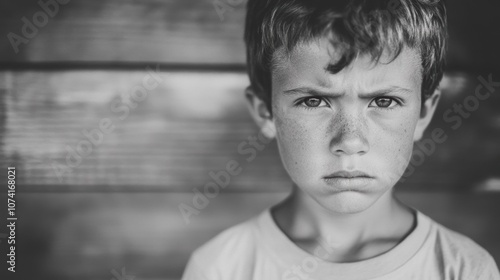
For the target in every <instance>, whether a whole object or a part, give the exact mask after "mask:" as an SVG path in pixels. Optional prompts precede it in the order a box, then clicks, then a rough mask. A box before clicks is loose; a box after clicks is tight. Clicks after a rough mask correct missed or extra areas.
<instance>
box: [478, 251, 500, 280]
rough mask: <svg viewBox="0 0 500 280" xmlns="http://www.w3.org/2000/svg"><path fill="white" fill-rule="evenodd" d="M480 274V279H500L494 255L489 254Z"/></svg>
mask: <svg viewBox="0 0 500 280" xmlns="http://www.w3.org/2000/svg"><path fill="white" fill-rule="evenodd" d="M479 275H480V277H479V278H478V279H480V280H500V272H499V270H498V267H497V264H496V263H495V260H494V259H493V257H491V256H489V258H488V259H487V261H486V264H485V266H484V268H483V269H482V271H480V274H479Z"/></svg>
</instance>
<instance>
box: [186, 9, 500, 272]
mask: <svg viewBox="0 0 500 280" xmlns="http://www.w3.org/2000/svg"><path fill="white" fill-rule="evenodd" d="M445 41H446V11H445V7H444V4H443V3H442V1H439V0H398V1H394V0H393V1H388V0H387V1H384V0H352V1H342V0H330V1H320V0H249V2H248V12H247V19H246V30H245V42H246V46H247V56H248V66H249V76H250V81H251V85H250V87H249V88H248V89H247V91H246V96H247V99H248V103H249V105H250V106H249V107H250V111H251V114H252V116H253V118H254V120H255V121H256V123H257V125H258V126H259V127H261V129H262V131H263V133H264V134H265V135H266V136H267V137H270V138H276V141H277V144H278V147H279V152H280V156H281V159H282V162H283V165H284V166H285V169H286V171H287V172H288V174H289V176H290V177H291V179H292V181H293V182H294V186H293V191H292V193H291V195H290V196H289V197H288V198H287V199H285V200H284V201H283V202H281V203H280V204H278V205H276V206H274V207H272V208H270V209H267V210H265V211H264V212H263V213H262V214H260V215H259V216H258V217H256V218H254V219H252V220H250V221H247V222H245V223H242V224H240V225H237V226H235V227H232V228H230V229H228V230H226V231H224V232H222V233H221V234H219V235H218V236H217V237H215V238H214V239H213V240H211V241H210V242H208V243H207V244H205V245H204V246H202V247H201V248H199V249H198V250H196V251H195V252H194V253H193V255H192V256H191V259H190V261H189V263H188V266H187V268H186V271H185V273H184V277H183V279H185V280H190V279H207V280H224V279H227V280H240V279H245V280H247V279H255V280H265V279H274V280H275V279H397V280H399V279H425V280H431V279H467V280H469V279H500V275H499V272H498V268H497V267H496V264H495V261H494V260H493V258H492V257H491V256H490V255H489V254H488V253H487V252H486V251H485V250H484V249H483V248H481V247H480V246H479V245H477V244H476V243H474V242H473V241H472V240H470V239H469V238H467V237H465V236H463V235H460V234H458V233H455V232H453V231H451V230H449V229H447V228H445V227H443V226H441V225H439V224H437V223H436V222H434V221H433V220H432V219H430V218H429V217H427V216H425V215H424V214H422V213H421V212H419V211H417V210H414V209H412V208H410V207H408V206H406V205H404V204H402V203H401V202H400V201H398V200H397V199H396V198H395V197H394V196H393V193H392V188H393V187H394V185H395V184H396V183H397V181H398V180H399V179H400V178H401V176H402V173H403V171H404V168H405V167H406V166H407V165H408V162H409V160H410V157H411V154H412V147H413V143H414V142H415V141H418V140H419V139H420V138H421V137H422V134H423V132H424V130H425V129H426V127H427V126H428V124H429V122H430V121H431V118H432V115H433V113H434V110H435V108H436V105H437V103H438V101H439V98H440V91H439V89H438V84H439V82H440V80H441V78H442V75H443V64H444V56H445V49H446V43H445Z"/></svg>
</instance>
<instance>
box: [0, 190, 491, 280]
mask: <svg viewBox="0 0 500 280" xmlns="http://www.w3.org/2000/svg"><path fill="white" fill-rule="evenodd" d="M286 195H287V194H286V193H275V194H265V193H261V194H220V195H219V196H218V197H216V198H214V199H212V200H211V201H210V204H209V205H208V206H207V208H206V209H204V210H202V211H201V213H200V214H199V215H198V216H193V217H192V219H191V223H190V224H188V225H186V224H185V222H184V220H183V219H182V217H181V215H180V214H179V210H178V208H177V207H178V205H179V203H190V201H191V199H192V196H191V195H190V194H168V193H163V194H158V193H136V194H117V193H107V194H102V193H98V194H95V193H94V194H92V193H86V194H71V193H67V194H54V193H51V194H27V193H18V194H17V196H16V199H17V211H18V212H17V216H18V218H19V220H18V227H17V240H18V247H17V255H18V260H19V270H18V272H16V275H17V276H18V277H20V278H19V279H29V277H28V278H26V277H27V276H32V275H37V277H38V278H39V279H82V280H83V279H111V278H112V277H113V275H112V274H111V271H112V270H113V269H116V270H117V271H120V269H121V268H122V267H125V268H126V271H127V272H128V273H129V274H130V275H134V276H136V278H137V279H178V278H179V277H180V275H181V273H182V271H183V268H184V265H185V263H186V261H187V259H188V257H189V254H190V253H191V252H192V251H193V250H194V249H195V248H197V247H198V246H200V245H201V244H203V243H204V242H206V241H207V240H209V239H210V238H212V237H213V236H215V235H216V234H217V233H219V232H220V231H222V230H224V229H226V228H228V227H230V226H232V225H234V224H237V223H239V222H242V221H245V220H247V219H248V218H250V217H253V216H254V215H257V214H258V213H260V211H262V210H263V209H265V208H266V207H269V206H271V205H274V204H275V203H277V202H278V201H280V200H282V199H283V198H284V197H285V196H286ZM399 196H400V197H401V199H402V200H403V201H406V202H407V203H409V204H410V205H412V206H413V207H416V208H417V209H420V210H421V211H422V212H424V213H425V214H427V215H429V216H430V217H432V218H434V219H435V220H436V221H438V222H441V223H443V224H444V225H445V226H447V227H449V228H451V229H453V230H457V231H459V232H462V233H464V234H466V235H468V236H470V237H471V238H473V239H474V240H475V241H476V242H478V243H479V244H480V245H482V246H483V247H484V248H486V249H487V250H488V251H489V252H490V253H491V254H492V255H493V256H494V258H495V259H496V260H497V262H498V261H500V242H499V241H498V236H499V235H500V224H499V223H498V222H497V220H498V218H497V216H496V213H498V212H499V211H500V208H499V207H500V205H499V204H498V201H499V199H500V194H475V195H471V194H452V193H443V192H441V193H436V192H432V193H407V192H401V193H399ZM0 199H1V200H2V201H4V200H5V199H6V195H5V194H0ZM1 215H5V213H4V212H2V214H1ZM0 218H5V217H4V216H2V217H0ZM4 220H5V219H4ZM5 244H6V243H3V242H2V243H0V248H2V251H4V252H5V250H3V249H4V248H5V247H3V246H5ZM4 258H5V254H2V255H1V256H0V261H4ZM3 263H5V262H3ZM0 275H1V274H0ZM22 277H24V278H22ZM2 279H3V278H2ZM8 279H10V278H8Z"/></svg>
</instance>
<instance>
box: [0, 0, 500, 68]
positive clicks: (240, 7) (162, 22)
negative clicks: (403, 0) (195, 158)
mask: <svg viewBox="0 0 500 280" xmlns="http://www.w3.org/2000/svg"><path fill="white" fill-rule="evenodd" d="M47 1H48V0H44V2H47ZM216 1H219V0H183V1H175V0H151V1H133V0H102V1H98V0H87V1H83V0H71V1H69V3H68V4H66V5H61V7H60V9H59V11H58V13H56V14H55V15H54V17H52V18H50V20H49V21H48V23H47V24H46V25H45V26H42V27H40V28H37V29H38V31H37V32H36V33H35V35H34V36H33V38H29V40H28V42H27V43H26V44H20V45H19V46H18V49H19V52H18V53H16V52H15V51H14V48H13V47H12V44H11V43H10V41H9V39H8V38H7V35H8V34H9V33H15V34H17V35H19V36H22V28H23V26H24V25H25V23H24V22H23V21H22V18H23V17H25V18H26V19H28V20H29V21H30V22H33V16H34V15H35V14H36V13H38V12H40V11H43V10H42V8H41V7H40V6H39V5H38V4H37V2H38V1H31V0H8V1H2V3H0V34H1V35H2V36H0V67H2V65H4V66H7V67H15V66H16V65H18V64H23V63H28V65H27V66H26V67H30V66H29V65H33V64H36V63H39V62H63V63H67V62H72V63H73V64H80V65H88V63H90V64H95V65H103V64H104V65H108V66H109V65H113V63H114V64H118V65H124V64H126V63H143V62H162V63H181V64H196V65H203V64H240V65H243V64H244V63H245V51H244V45H243V23H244V16H245V3H246V1H244V0H241V1H227V0H220V1H219V2H218V3H226V4H227V3H241V4H234V5H233V6H231V5H227V6H224V7H226V11H225V12H223V13H222V17H220V16H219V14H218V12H217V11H216V9H215V8H214V2H216ZM447 7H448V15H449V16H448V19H449V29H450V48H449V56H448V64H449V65H450V67H451V68H452V69H458V70H466V71H470V70H485V69H489V70H495V69H496V70H498V65H500V53H499V52H498V49H500V39H499V38H498V36H497V34H498V31H499V26H498V24H497V22H496V13H497V11H498V10H499V9H500V2H498V1H488V0H461V1H448V2H447ZM464 19H467V20H464Z"/></svg>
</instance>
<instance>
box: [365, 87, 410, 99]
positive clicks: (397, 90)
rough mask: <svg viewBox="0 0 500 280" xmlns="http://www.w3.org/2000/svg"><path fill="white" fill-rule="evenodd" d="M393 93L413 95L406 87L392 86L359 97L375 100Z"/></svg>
mask: <svg viewBox="0 0 500 280" xmlns="http://www.w3.org/2000/svg"><path fill="white" fill-rule="evenodd" d="M393 93H403V94H412V93H413V91H412V90H410V89H407V88H404V87H399V86H391V87H387V88H381V89H378V90H375V91H372V92H366V93H360V94H359V96H360V97H363V98H373V97H377V96H384V95H390V94H393Z"/></svg>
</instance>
